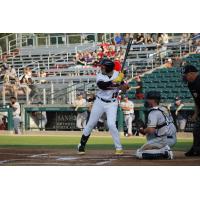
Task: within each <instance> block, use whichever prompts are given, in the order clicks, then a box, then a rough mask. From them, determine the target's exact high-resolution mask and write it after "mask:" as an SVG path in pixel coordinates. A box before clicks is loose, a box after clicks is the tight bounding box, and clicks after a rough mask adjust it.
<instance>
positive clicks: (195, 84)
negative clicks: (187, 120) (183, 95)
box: [188, 75, 200, 114]
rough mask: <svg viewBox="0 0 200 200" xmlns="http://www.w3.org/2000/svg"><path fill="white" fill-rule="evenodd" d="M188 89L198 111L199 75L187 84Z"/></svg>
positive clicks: (199, 100)
mask: <svg viewBox="0 0 200 200" xmlns="http://www.w3.org/2000/svg"><path fill="white" fill-rule="evenodd" d="M188 88H189V90H190V92H191V94H192V96H193V98H194V101H195V104H196V105H197V107H198V110H200V75H198V76H197V78H196V80H195V81H193V82H191V83H188ZM199 114H200V113H199Z"/></svg>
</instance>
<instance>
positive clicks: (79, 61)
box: [75, 52, 85, 65]
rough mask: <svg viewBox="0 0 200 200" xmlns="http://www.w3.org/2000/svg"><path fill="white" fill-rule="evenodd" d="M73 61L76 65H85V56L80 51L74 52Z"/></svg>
mask: <svg viewBox="0 0 200 200" xmlns="http://www.w3.org/2000/svg"><path fill="white" fill-rule="evenodd" d="M75 61H76V64H77V65H85V58H84V56H83V54H82V53H79V52H77V53H76V58H75Z"/></svg>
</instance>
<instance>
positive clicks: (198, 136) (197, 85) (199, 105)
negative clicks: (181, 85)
mask: <svg viewBox="0 0 200 200" xmlns="http://www.w3.org/2000/svg"><path fill="white" fill-rule="evenodd" d="M183 80H185V81H186V82H187V83H188V88H189V90H190V92H191V94H192V96H193V98H194V103H195V110H194V115H193V116H192V120H193V121H194V122H195V125H194V129H193V145H192V147H191V149H190V150H189V151H188V152H186V153H185V156H200V75H199V73H198V70H197V69H196V68H195V67H194V66H193V65H190V64H187V65H186V66H185V67H184V70H183Z"/></svg>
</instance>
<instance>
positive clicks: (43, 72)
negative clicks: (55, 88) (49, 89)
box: [39, 70, 47, 84]
mask: <svg viewBox="0 0 200 200" xmlns="http://www.w3.org/2000/svg"><path fill="white" fill-rule="evenodd" d="M39 77H41V78H46V77H47V74H46V72H45V71H44V70H41V71H40V73H39ZM40 83H41V84H44V83H47V81H46V80H45V79H43V80H40Z"/></svg>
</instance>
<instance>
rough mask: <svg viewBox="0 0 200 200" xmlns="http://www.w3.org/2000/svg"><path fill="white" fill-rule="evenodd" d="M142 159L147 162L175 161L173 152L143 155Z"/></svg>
mask: <svg viewBox="0 0 200 200" xmlns="http://www.w3.org/2000/svg"><path fill="white" fill-rule="evenodd" d="M142 158H143V159H147V160H159V159H170V160H171V159H173V155H172V152H169V151H165V152H164V153H155V154H150V153H142Z"/></svg>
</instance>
